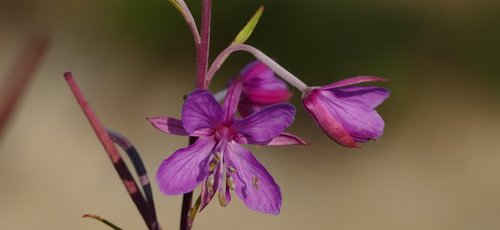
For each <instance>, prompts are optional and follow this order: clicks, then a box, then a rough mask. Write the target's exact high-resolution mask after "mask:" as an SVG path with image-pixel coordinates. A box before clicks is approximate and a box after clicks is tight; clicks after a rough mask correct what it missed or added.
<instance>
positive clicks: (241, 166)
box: [149, 81, 297, 215]
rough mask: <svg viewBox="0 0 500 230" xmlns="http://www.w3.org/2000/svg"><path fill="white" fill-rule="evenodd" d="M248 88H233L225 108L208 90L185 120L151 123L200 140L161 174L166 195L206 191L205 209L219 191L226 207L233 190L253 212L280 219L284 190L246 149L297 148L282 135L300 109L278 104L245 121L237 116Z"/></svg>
mask: <svg viewBox="0 0 500 230" xmlns="http://www.w3.org/2000/svg"><path fill="white" fill-rule="evenodd" d="M241 89H242V83H241V81H235V82H233V84H232V85H231V86H230V87H229V89H228V92H227V94H226V97H225V99H224V105H223V106H221V105H220V104H219V103H218V102H217V101H216V100H215V99H214V97H213V96H212V94H210V92H208V91H207V90H195V91H193V92H192V93H191V94H190V95H189V96H188V98H187V99H186V101H185V102H184V106H183V108H182V121H181V120H177V119H174V118H169V117H156V118H150V119H149V120H150V121H151V123H152V124H153V125H154V126H155V127H156V128H158V129H159V130H161V131H163V132H165V133H169V134H176V135H189V136H195V137H198V138H197V140H196V142H195V143H194V144H192V145H190V146H188V147H186V148H182V149H179V150H177V151H176V152H174V153H173V154H172V155H171V156H170V157H168V158H167V159H165V160H164V161H163V162H162V163H161V165H160V167H159V169H158V172H157V174H156V180H157V182H158V185H159V188H160V191H161V192H162V193H163V194H166V195H179V194H184V193H187V192H190V191H193V190H194V189H195V188H196V187H197V186H198V185H199V184H201V185H202V187H201V196H202V203H201V208H204V207H205V206H206V205H207V204H208V203H209V202H210V200H211V199H212V198H213V196H214V194H215V193H216V192H218V197H219V201H220V203H221V205H222V206H226V205H227V204H228V203H229V202H230V200H231V193H230V190H234V191H235V192H236V195H237V196H238V197H239V198H240V199H242V200H243V202H244V203H245V204H246V206H248V207H249V208H250V209H252V210H254V211H258V212H263V213H268V214H273V215H277V214H279V212H280V208H281V191H280V188H279V186H278V185H277V184H276V182H275V181H274V179H273V178H272V177H271V175H270V174H269V172H268V171H267V170H266V169H265V168H264V166H262V165H261V164H260V163H259V162H258V161H257V159H256V158H255V157H254V156H253V155H252V153H251V152H250V151H249V150H247V149H245V148H243V147H242V146H241V145H240V144H261V145H283V144H295V143H296V142H297V139H295V137H293V136H291V137H290V136H288V135H280V134H281V133H282V132H283V130H284V129H285V128H287V127H288V126H290V124H291V123H292V121H293V118H294V115H295V108H294V107H293V106H291V105H288V104H276V105H271V106H268V107H265V108H263V109H262V110H260V111H259V112H256V113H254V114H252V115H250V116H248V117H245V118H243V119H235V118H234V114H235V112H236V109H237V105H238V101H239V98H240V94H241Z"/></svg>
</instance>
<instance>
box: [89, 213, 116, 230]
mask: <svg viewBox="0 0 500 230" xmlns="http://www.w3.org/2000/svg"><path fill="white" fill-rule="evenodd" d="M83 218H92V219H95V220H98V221H100V222H102V223H103V224H105V225H107V226H109V227H110V228H112V229H114V230H122V229H121V228H120V227H118V226H116V225H115V224H113V223H111V222H109V221H108V220H106V219H104V218H102V217H100V216H97V215H94V214H85V215H83Z"/></svg>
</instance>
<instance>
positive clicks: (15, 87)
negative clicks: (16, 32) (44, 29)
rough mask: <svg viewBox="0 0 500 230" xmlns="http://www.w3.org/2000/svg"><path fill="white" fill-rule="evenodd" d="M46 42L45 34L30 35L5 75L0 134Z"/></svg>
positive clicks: (43, 51)
mask: <svg viewBox="0 0 500 230" xmlns="http://www.w3.org/2000/svg"><path fill="white" fill-rule="evenodd" d="M48 44H49V38H48V37H47V36H46V35H45V34H35V35H33V36H32V37H30V38H29V40H28V41H27V42H26V45H25V46H24V48H23V50H22V51H21V53H20V55H19V57H18V58H17V60H16V62H15V63H14V66H13V67H12V70H11V71H10V73H9V74H8V75H7V82H6V83H5V85H4V86H3V87H2V89H1V90H0V135H1V131H2V130H3V129H4V127H5V125H6V124H7V121H8V119H9V117H10V116H11V114H12V111H13V110H14V108H15V105H16V102H17V101H18V100H19V98H20V96H21V95H22V93H23V91H24V89H25V88H26V86H27V85H28V83H29V81H30V80H31V77H32V76H33V75H34V73H35V70H36V68H37V67H38V65H39V64H40V62H41V60H42V57H43V55H44V54H45V51H46V50H47V47H48Z"/></svg>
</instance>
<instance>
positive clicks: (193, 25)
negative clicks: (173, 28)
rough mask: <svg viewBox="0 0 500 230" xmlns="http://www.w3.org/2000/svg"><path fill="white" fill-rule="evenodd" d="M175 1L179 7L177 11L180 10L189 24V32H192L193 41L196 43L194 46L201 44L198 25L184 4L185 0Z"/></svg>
mask: <svg viewBox="0 0 500 230" xmlns="http://www.w3.org/2000/svg"><path fill="white" fill-rule="evenodd" d="M176 3H177V4H178V6H179V8H180V9H179V11H180V12H181V15H182V17H183V18H184V20H185V21H186V23H187V24H188V26H189V30H191V34H193V39H194V43H195V44H196V46H199V45H200V44H201V38H200V33H199V32H198V27H197V26H196V21H195V20H194V18H193V15H192V14H191V11H190V10H189V8H188V6H187V5H186V2H184V1H176Z"/></svg>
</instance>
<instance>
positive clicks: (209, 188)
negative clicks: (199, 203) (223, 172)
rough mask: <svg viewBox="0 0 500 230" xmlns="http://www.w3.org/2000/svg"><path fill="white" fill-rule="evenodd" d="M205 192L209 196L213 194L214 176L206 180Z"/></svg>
mask: <svg viewBox="0 0 500 230" xmlns="http://www.w3.org/2000/svg"><path fill="white" fill-rule="evenodd" d="M206 183H207V191H208V194H210V196H212V195H213V194H214V175H213V174H212V175H210V176H209V177H208V179H207V182H206Z"/></svg>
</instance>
